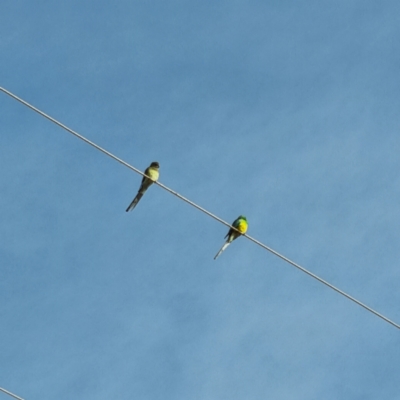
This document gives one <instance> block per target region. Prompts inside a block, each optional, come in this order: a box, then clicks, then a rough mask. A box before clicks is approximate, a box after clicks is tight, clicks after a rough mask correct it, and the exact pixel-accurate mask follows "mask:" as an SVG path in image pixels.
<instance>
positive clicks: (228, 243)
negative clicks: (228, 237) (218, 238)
mask: <svg viewBox="0 0 400 400" xmlns="http://www.w3.org/2000/svg"><path fill="white" fill-rule="evenodd" d="M230 244H231V242H226V243H224V245H223V246H222V247H221V250H220V251H219V252H218V253H217V255H216V256H215V257H214V260H216V259H217V258H218V257H219V256H220V255H221V253H222V252H223V251H224V250H225V249H226V248H227V247H228V246H229V245H230Z"/></svg>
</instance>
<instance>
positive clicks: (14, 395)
mask: <svg viewBox="0 0 400 400" xmlns="http://www.w3.org/2000/svg"><path fill="white" fill-rule="evenodd" d="M0 89H1V88H0ZM0 391H1V392H3V393H5V394H8V395H9V396H11V397H14V399H17V400H24V399H23V398H22V397H19V396H17V395H16V394H14V393H11V392H9V391H8V390H6V389H3V388H2V387H0Z"/></svg>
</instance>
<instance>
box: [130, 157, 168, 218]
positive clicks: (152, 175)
mask: <svg viewBox="0 0 400 400" xmlns="http://www.w3.org/2000/svg"><path fill="white" fill-rule="evenodd" d="M159 168H160V164H158V162H157V161H153V162H152V163H151V164H150V166H149V167H147V168H146V170H145V171H144V173H145V175H146V176H144V177H143V179H142V184H141V185H140V188H139V191H138V192H137V195H136V197H135V198H134V199H133V200H132V203H131V204H129V207H128V208H127V209H126V212H128V211H131V210H133V209H134V208H135V207H136V205H137V203H139V200H140V199H141V198H142V196H143V195H144V194H145V192H146V190H147V189H148V188H149V187H150V186H151V185H152V184H153V183H154V182H156V181H157V180H158V177H159V176H160V173H159Z"/></svg>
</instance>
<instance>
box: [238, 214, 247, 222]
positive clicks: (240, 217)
mask: <svg viewBox="0 0 400 400" xmlns="http://www.w3.org/2000/svg"><path fill="white" fill-rule="evenodd" d="M239 219H244V220H245V221H246V222H247V218H246V217H245V216H244V215H240V216H239Z"/></svg>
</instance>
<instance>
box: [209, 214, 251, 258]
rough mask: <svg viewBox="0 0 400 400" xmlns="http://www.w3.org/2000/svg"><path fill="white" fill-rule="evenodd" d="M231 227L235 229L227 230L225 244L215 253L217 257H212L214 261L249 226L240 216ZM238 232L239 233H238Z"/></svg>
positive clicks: (244, 218)
mask: <svg viewBox="0 0 400 400" xmlns="http://www.w3.org/2000/svg"><path fill="white" fill-rule="evenodd" d="M232 226H233V227H234V228H236V229H237V230H236V229H233V228H231V229H229V232H228V233H227V234H226V236H225V239H226V242H225V243H224V245H223V246H222V247H221V250H220V251H219V252H218V253H217V255H216V256H215V257H214V260H216V259H217V257H218V256H219V255H220V254H221V253H222V252H223V251H224V250H225V249H226V248H227V247H228V246H229V245H230V244H231V243H232V242H233V241H234V240H235V239H236V238H238V237H239V236H240V235H242V234H243V233H246V231H247V228H248V226H249V224H248V223H247V219H246V217H245V216H243V215H240V216H239V217H237V218H236V219H235V220H234V221H233V224H232ZM238 231H239V232H238Z"/></svg>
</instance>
